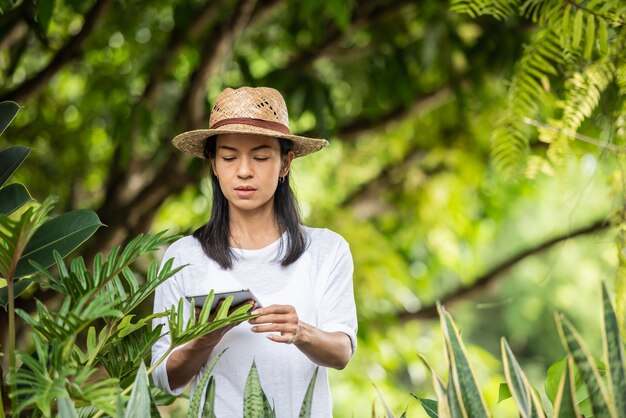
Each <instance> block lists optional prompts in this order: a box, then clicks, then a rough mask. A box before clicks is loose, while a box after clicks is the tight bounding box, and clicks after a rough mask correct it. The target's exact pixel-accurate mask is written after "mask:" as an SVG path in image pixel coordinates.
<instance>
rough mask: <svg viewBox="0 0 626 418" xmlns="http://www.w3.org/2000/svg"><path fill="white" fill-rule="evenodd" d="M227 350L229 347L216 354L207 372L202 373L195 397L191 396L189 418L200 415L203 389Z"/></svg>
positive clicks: (195, 417)
mask: <svg viewBox="0 0 626 418" xmlns="http://www.w3.org/2000/svg"><path fill="white" fill-rule="evenodd" d="M226 350H227V349H224V350H222V352H221V353H219V354H218V355H217V356H215V359H213V361H212V362H211V364H210V365H209V367H208V368H207V370H206V372H204V374H203V375H202V378H201V379H200V382H198V386H196V390H195V392H194V393H193V397H192V398H191V403H190V404H189V411H188V413H187V416H188V417H189V418H197V417H198V415H199V414H200V403H201V402H202V391H203V389H204V387H205V386H206V385H207V382H208V381H209V378H210V377H211V372H212V371H213V368H214V367H215V365H216V364H217V361H218V360H219V359H220V357H222V354H224V352H225V351H226ZM207 392H208V387H207ZM205 403H206V401H205Z"/></svg>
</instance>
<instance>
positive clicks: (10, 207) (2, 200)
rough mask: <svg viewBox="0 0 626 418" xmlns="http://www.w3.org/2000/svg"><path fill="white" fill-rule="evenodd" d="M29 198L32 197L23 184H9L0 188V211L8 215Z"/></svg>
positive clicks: (28, 200)
mask: <svg viewBox="0 0 626 418" xmlns="http://www.w3.org/2000/svg"><path fill="white" fill-rule="evenodd" d="M31 200H33V198H32V197H31V195H30V193H28V190H26V187H24V185H23V184H20V183H13V184H9V185H8V186H6V187H3V188H1V189H0V213H2V214H4V215H10V214H11V213H13V212H15V211H16V210H17V209H19V208H21V207H22V206H24V205H25V204H26V203H28V202H30V201H31Z"/></svg>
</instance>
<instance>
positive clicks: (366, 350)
mask: <svg viewBox="0 0 626 418" xmlns="http://www.w3.org/2000/svg"><path fill="white" fill-rule="evenodd" d="M5 3H6V2H5ZM45 5H48V6H45ZM44 6H45V7H44ZM46 7H48V8H49V12H45V10H48V9H46ZM2 8H3V10H4V11H5V13H4V14H3V15H2V16H0V97H1V98H2V100H6V99H11V100H15V101H18V102H19V103H20V104H21V105H23V106H24V108H23V109H22V110H21V111H20V113H19V114H18V118H17V119H16V120H15V121H14V123H13V124H12V125H11V127H10V128H9V129H8V130H7V132H6V133H5V134H4V136H3V137H2V139H3V140H4V141H6V140H7V138H9V139H10V141H11V145H17V144H23V145H28V146H31V147H33V152H32V153H31V156H30V157H29V159H28V160H27V161H26V162H25V164H24V166H23V167H22V168H21V169H20V171H19V172H18V173H17V176H16V178H15V179H14V180H15V181H22V182H24V183H26V184H28V185H29V189H30V191H31V193H32V194H33V196H34V197H35V198H38V197H39V196H46V195H47V194H49V193H52V194H56V195H58V196H59V197H60V202H59V203H60V204H59V205H58V206H59V207H58V210H70V209H74V208H92V209H94V210H96V211H97V213H98V215H99V216H100V219H101V220H102V222H103V223H105V224H106V225H108V227H107V228H101V229H100V230H99V231H98V233H97V234H96V235H95V236H94V237H93V238H92V239H91V240H90V242H89V243H88V246H87V247H86V248H84V249H83V253H84V255H85V256H86V257H87V258H89V257H90V256H93V254H95V253H96V252H97V251H106V250H108V249H110V248H112V247H113V246H114V245H116V244H119V243H124V242H128V241H129V240H130V239H132V237H133V236H134V235H135V234H137V233H139V232H142V231H147V230H153V231H159V230H162V229H164V228H169V229H170V230H171V232H180V233H189V232H191V231H193V230H194V229H195V228H196V227H198V226H199V225H201V224H202V223H204V222H205V221H206V217H207V213H208V211H209V209H210V184H209V181H207V179H206V178H205V176H206V175H207V166H206V164H203V163H202V162H199V161H192V160H189V159H187V158H186V157H185V156H183V155H181V154H179V153H177V152H176V151H175V150H174V149H173V147H172V146H171V145H170V143H169V140H170V139H171V138H172V137H173V136H174V135H175V134H176V133H178V132H181V131H182V130H187V129H193V128H199V127H204V126H206V123H207V110H208V109H210V106H211V103H212V100H214V98H215V97H216V96H217V94H218V93H219V91H221V90H222V89H223V88H224V87H226V86H239V85H269V86H272V87H275V88H277V89H279V90H280V91H282V92H283V93H284V95H285V97H286V98H287V101H288V107H289V109H290V116H291V127H292V131H294V132H298V133H302V134H305V135H316V136H320V137H326V138H328V139H329V140H330V142H331V145H330V146H329V147H328V148H327V149H326V150H325V151H324V152H321V153H318V154H315V155H312V156H309V157H307V158H305V159H302V160H298V161H296V163H295V166H294V172H293V178H294V180H295V188H296V192H297V195H298V197H299V200H300V203H301V207H302V211H303V214H304V217H305V220H306V223H307V224H309V225H312V226H319V227H328V228H331V229H333V230H336V231H337V232H339V233H341V234H342V235H343V236H344V237H345V238H346V239H347V240H348V242H350V244H351V249H352V253H353V256H354V260H355V277H354V284H355V291H356V292H355V293H356V297H357V303H358V311H359V327H360V329H359V342H358V344H359V348H358V351H357V354H356V356H355V357H354V359H353V360H352V362H351V363H350V365H349V366H348V368H347V369H346V370H344V371H341V372H332V373H331V379H332V381H333V382H332V387H333V394H334V399H335V405H336V406H335V408H336V416H338V417H349V416H365V415H366V414H370V411H371V408H372V403H374V402H378V401H377V400H376V399H377V394H376V391H375V389H374V388H373V386H372V384H375V385H376V387H378V388H379V389H380V391H381V392H382V394H383V396H384V397H385V399H386V401H387V402H388V403H389V405H390V406H391V407H392V409H393V410H394V411H403V410H404V409H405V408H406V407H407V406H408V408H409V410H408V416H410V417H421V416H425V415H424V413H423V411H421V408H420V407H419V405H418V404H417V402H416V401H415V400H414V399H413V398H412V397H411V396H410V394H409V393H411V392H412V393H415V394H419V395H422V396H431V393H430V390H431V389H430V381H429V378H428V375H427V372H426V370H425V369H424V367H423V366H422V364H421V363H419V361H418V359H417V355H416V354H417V353H418V352H421V353H424V354H425V355H426V356H427V357H428V358H429V359H432V361H433V363H434V366H435V368H436V369H438V370H440V371H443V364H442V363H437V361H439V360H442V359H443V357H442V356H441V351H442V344H441V341H440V337H439V326H438V323H437V321H436V313H435V311H434V309H433V304H434V302H435V300H437V299H441V300H443V302H444V303H446V306H447V308H448V310H449V311H451V312H452V314H453V315H454V317H455V320H456V322H457V324H458V325H459V327H460V328H461V330H462V332H463V337H464V340H465V341H466V343H468V345H469V349H470V355H471V356H472V357H473V359H474V363H475V364H477V366H478V370H477V372H478V379H479V381H480V382H481V383H482V384H483V387H484V388H486V391H485V396H486V399H487V402H488V404H490V406H492V407H493V410H494V415H495V416H513V415H510V414H512V412H511V411H512V408H511V407H512V405H511V404H510V402H512V401H511V400H508V401H505V402H503V403H501V404H499V405H497V406H496V405H495V404H496V401H497V394H498V385H499V384H500V383H501V382H503V381H504V378H503V377H502V376H501V373H502V371H501V370H499V367H500V366H499V363H498V362H497V361H496V360H495V358H496V357H497V356H498V350H499V348H498V347H499V338H500V336H502V335H505V336H507V338H508V340H509V342H510V344H511V346H512V348H513V351H514V352H515V353H516V355H517V357H518V359H519V360H520V363H521V364H522V365H523V366H524V368H525V370H526V371H527V372H528V373H529V377H530V379H531V381H533V382H534V383H535V384H536V385H537V386H540V385H541V382H542V379H543V376H544V373H545V370H546V368H547V366H548V365H550V364H551V363H553V362H554V361H556V360H558V359H560V358H561V357H562V356H563V351H562V349H561V348H560V347H561V346H560V344H559V342H558V335H557V331H556V328H555V326H554V320H553V315H552V312H553V311H554V310H555V309H558V310H560V311H563V312H564V313H565V314H566V315H567V316H568V317H569V318H571V319H572V320H573V322H574V323H575V324H576V325H577V327H578V328H579V329H580V330H581V331H582V333H583V336H584V337H585V338H586V340H587V341H589V342H591V343H590V345H591V349H592V351H596V352H597V351H598V350H599V345H600V338H599V330H598V329H597V326H598V324H599V323H600V322H599V313H600V310H599V308H598V306H599V301H600V300H601V298H600V286H599V282H600V281H601V280H605V281H607V282H608V283H609V285H611V283H612V278H613V277H615V275H616V270H617V264H618V263H617V252H616V249H615V248H616V246H615V234H616V231H615V230H614V229H612V228H609V227H608V226H607V223H606V221H607V220H611V219H612V217H613V215H614V213H615V210H616V209H618V208H620V206H621V204H622V195H621V193H622V174H621V173H622V172H621V161H620V158H619V155H616V154H615V153H612V152H609V151H607V150H606V149H605V148H602V147H597V146H594V145H590V144H586V143H582V142H578V141H576V142H573V143H572V144H571V147H570V149H569V151H568V153H566V154H565V155H564V156H563V157H562V159H561V160H560V161H559V164H558V165H557V166H556V167H553V166H550V164H547V163H546V164H539V165H535V166H529V169H528V170H527V171H526V173H525V175H522V176H519V177H516V178H514V179H511V178H508V177H505V176H504V175H503V173H502V171H501V170H498V169H496V168H495V167H494V164H493V163H492V159H491V158H490V150H491V143H490V138H491V135H492V133H493V130H494V129H495V127H496V123H497V121H498V120H499V119H500V118H501V117H502V116H503V115H504V114H505V112H506V108H507V105H508V102H507V100H508V99H507V91H508V88H509V83H510V79H511V76H512V74H513V72H514V64H515V62H516V61H517V60H518V59H519V57H520V56H521V54H522V51H523V46H524V45H525V44H526V43H528V42H530V40H531V39H532V37H533V36H534V35H535V34H536V33H537V30H538V25H537V24H536V23H534V22H532V21H531V20H530V19H525V18H523V17H516V16H512V17H509V18H508V19H506V20H505V21H503V22H499V21H497V20H495V19H493V18H490V17H479V18H476V19H473V18H471V17H468V16H466V15H462V14H457V13H454V12H451V11H450V5H449V4H447V3H446V2H439V1H435V0H424V1H400V0H386V1H365V2H359V3H358V4H357V3H356V2H345V1H320V0H303V1H298V2H295V1H276V0H273V1H264V2H251V1H226V0H215V1H200V0H193V1H192V0H187V1H160V0H157V1H153V2H150V3H149V4H146V3H145V2H141V1H138V0H125V1H113V0H95V1H91V2H79V1H75V0H66V1H48V2H38V3H31V2H30V1H23V2H18V3H17V4H15V5H10V4H7V5H5V4H4V3H3V5H2ZM48 15H49V16H48ZM48 18H49V21H48ZM552 86H553V87H552V88H553V89H554V90H555V94H558V91H559V90H558V89H559V88H560V85H559V84H558V83H554V84H553V85H552ZM549 88H551V87H550V86H548V89H549ZM616 89H617V88H616V87H614V86H613V87H611V86H610V87H609V90H608V92H606V94H605V95H604V96H603V102H602V103H601V106H600V107H599V108H598V109H597V110H596V111H595V113H594V114H593V115H592V117H591V118H589V120H588V121H587V122H586V123H585V124H584V125H583V127H582V128H581V132H584V133H585V134H587V135H589V136H592V137H599V138H603V139H607V138H608V140H609V141H613V140H614V133H612V131H611V129H612V128H611V124H610V123H607V119H609V120H610V115H609V112H608V111H607V109H608V108H611V105H613V104H614V103H615V102H616V101H617V100H618V99H617V98H616V96H617V94H616V93H615V91H616ZM555 107H558V103H557V100H556V99H555V98H554V97H552V96H548V97H547V98H546V100H545V102H543V103H540V106H539V110H538V118H539V119H542V120H544V119H547V118H549V117H550V115H551V114H552V112H554V108H555ZM607 126H608V127H607ZM528 129H529V131H530V134H529V136H530V138H531V140H530V143H529V147H528V148H527V149H526V151H524V154H523V155H521V156H520V157H519V158H520V159H521V160H523V161H527V159H528V157H530V156H541V157H543V156H545V155H546V149H547V145H546V144H545V143H544V142H541V141H539V140H538V135H537V133H536V132H534V131H532V128H531V127H528ZM6 145H9V144H3V148H4V146H6ZM531 161H536V160H532V159H531ZM40 200H42V199H40ZM554 237H558V238H559V239H557V240H556V243H554V244H553V245H547V244H546V245H542V244H544V243H546V242H548V241H549V240H550V239H552V238H554ZM567 238H569V239H567ZM525 252H526V253H528V256H524V257H519V258H520V259H519V260H517V259H516V255H519V254H524V253H525ZM497 267H501V269H497ZM137 268H142V266H141V265H140V266H137ZM144 268H145V265H144ZM48 296H49V295H47V294H46V293H45V292H42V291H40V290H38V289H30V290H29V292H27V294H25V295H24V296H23V297H22V298H21V299H20V301H19V303H18V304H19V306H20V307H22V308H23V309H32V307H33V306H34V302H33V300H34V298H35V297H37V298H40V299H42V300H44V301H45V302H46V303H47V304H50V305H51V306H53V305H54V304H55V303H57V301H55V300H52V299H49V297H48ZM144 309H145V310H146V312H147V311H149V310H150V306H145V307H144ZM2 315H4V313H2ZM0 319H1V320H4V317H2V318H0ZM0 328H1V329H2V330H3V331H2V333H5V332H6V331H4V330H5V329H6V327H4V326H3V327H0ZM2 337H3V339H4V338H6V336H4V335H3V336H2ZM594 341H595V344H597V346H595V347H594ZM22 344H23V346H27V344H28V336H26V335H23V336H22ZM3 345H4V344H3ZM494 356H496V357H494ZM355 399H361V400H363V401H362V402H355V401H354V400H355ZM181 404H184V402H180V403H178V404H177V406H175V408H176V407H180V405H181ZM379 406H380V405H379Z"/></svg>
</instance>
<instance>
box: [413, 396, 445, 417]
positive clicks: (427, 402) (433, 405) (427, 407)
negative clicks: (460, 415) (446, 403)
mask: <svg viewBox="0 0 626 418" xmlns="http://www.w3.org/2000/svg"><path fill="white" fill-rule="evenodd" d="M416 399H417V400H418V401H419V402H420V404H421V405H422V408H424V411H426V413H427V414H428V416H429V417H430V418H439V414H438V412H437V411H438V410H439V406H438V405H437V404H438V402H437V401H434V400H432V399H425V398H416Z"/></svg>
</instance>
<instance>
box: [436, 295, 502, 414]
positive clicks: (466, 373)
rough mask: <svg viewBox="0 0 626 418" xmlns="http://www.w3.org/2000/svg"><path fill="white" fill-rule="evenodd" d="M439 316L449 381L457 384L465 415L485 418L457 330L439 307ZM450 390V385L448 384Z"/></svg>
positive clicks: (486, 411) (472, 372)
mask: <svg viewBox="0 0 626 418" xmlns="http://www.w3.org/2000/svg"><path fill="white" fill-rule="evenodd" d="M438 308H439V316H440V318H441V327H442V330H443V334H444V340H445V343H446V347H447V350H448V360H449V361H450V367H451V369H452V374H451V377H450V380H451V381H453V382H454V383H455V387H456V384H457V383H458V389H459V396H458V398H459V400H461V402H462V404H463V406H464V408H463V409H464V410H465V411H466V412H467V415H468V416H470V417H472V418H483V417H484V418H487V417H489V416H490V414H489V411H488V410H487V407H486V405H485V401H484V399H483V396H482V394H481V393H480V390H479V389H478V384H477V383H476V379H475V377H474V371H473V370H472V367H471V365H470V363H469V360H468V358H467V353H466V350H465V346H464V345H463V341H462V340H461V336H460V334H459V331H458V329H457V328H456V326H455V324H454V321H453V320H452V316H451V315H450V314H449V313H448V312H446V310H445V309H444V307H443V306H441V305H439V306H438ZM448 389H450V384H448Z"/></svg>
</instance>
